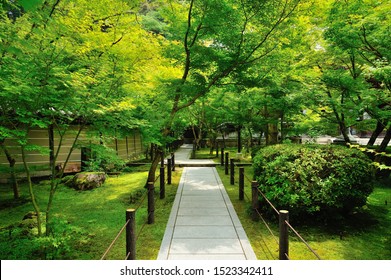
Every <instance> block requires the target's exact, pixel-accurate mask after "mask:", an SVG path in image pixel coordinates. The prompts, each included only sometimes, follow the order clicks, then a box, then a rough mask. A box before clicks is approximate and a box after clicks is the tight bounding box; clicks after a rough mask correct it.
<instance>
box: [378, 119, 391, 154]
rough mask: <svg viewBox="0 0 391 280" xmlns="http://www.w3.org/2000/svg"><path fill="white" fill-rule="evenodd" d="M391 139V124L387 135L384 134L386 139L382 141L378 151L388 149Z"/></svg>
mask: <svg viewBox="0 0 391 280" xmlns="http://www.w3.org/2000/svg"><path fill="white" fill-rule="evenodd" d="M390 140H391V125H390V126H389V127H388V129H387V132H386V135H385V136H384V139H383V141H382V142H381V144H380V147H379V149H378V151H379V152H384V151H385V150H386V149H387V146H388V143H390Z"/></svg>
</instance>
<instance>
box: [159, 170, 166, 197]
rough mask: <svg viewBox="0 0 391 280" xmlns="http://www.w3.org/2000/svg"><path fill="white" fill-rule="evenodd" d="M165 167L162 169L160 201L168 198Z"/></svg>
mask: <svg viewBox="0 0 391 280" xmlns="http://www.w3.org/2000/svg"><path fill="white" fill-rule="evenodd" d="M164 177H165V176H164V166H163V167H160V199H163V198H165V197H166V186H165V184H166V182H165V178H164Z"/></svg>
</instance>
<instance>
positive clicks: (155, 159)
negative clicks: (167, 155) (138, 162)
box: [145, 147, 164, 186]
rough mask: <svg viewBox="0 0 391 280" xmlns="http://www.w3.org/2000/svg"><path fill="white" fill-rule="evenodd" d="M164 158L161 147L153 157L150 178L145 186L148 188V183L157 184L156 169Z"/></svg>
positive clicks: (157, 148)
mask: <svg viewBox="0 0 391 280" xmlns="http://www.w3.org/2000/svg"><path fill="white" fill-rule="evenodd" d="M163 156H164V151H163V149H162V148H161V147H156V149H155V153H154V156H153V157H152V164H151V167H150V168H149V172H148V178H147V182H146V184H145V186H147V184H148V182H155V180H156V169H157V167H158V165H159V163H160V161H161V158H162V157H163Z"/></svg>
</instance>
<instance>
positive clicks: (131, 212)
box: [126, 209, 136, 260]
mask: <svg viewBox="0 0 391 280" xmlns="http://www.w3.org/2000/svg"><path fill="white" fill-rule="evenodd" d="M128 221H129V222H128ZM126 222H128V224H127V225H126V259H127V260H135V259H136V210H135V209H127V210H126Z"/></svg>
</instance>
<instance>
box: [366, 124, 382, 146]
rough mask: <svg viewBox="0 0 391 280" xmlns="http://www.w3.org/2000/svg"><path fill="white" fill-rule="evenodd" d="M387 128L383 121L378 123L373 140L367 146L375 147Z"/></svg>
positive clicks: (372, 136)
mask: <svg viewBox="0 0 391 280" xmlns="http://www.w3.org/2000/svg"><path fill="white" fill-rule="evenodd" d="M385 128H386V124H384V123H383V122H381V121H377V124H376V129H375V131H373V133H372V135H371V138H370V139H369V141H368V144H367V146H373V145H375V142H376V139H377V137H379V135H380V133H382V131H383V130H384V129H385Z"/></svg>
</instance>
